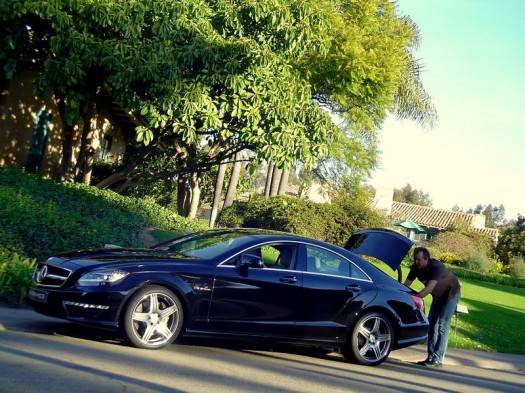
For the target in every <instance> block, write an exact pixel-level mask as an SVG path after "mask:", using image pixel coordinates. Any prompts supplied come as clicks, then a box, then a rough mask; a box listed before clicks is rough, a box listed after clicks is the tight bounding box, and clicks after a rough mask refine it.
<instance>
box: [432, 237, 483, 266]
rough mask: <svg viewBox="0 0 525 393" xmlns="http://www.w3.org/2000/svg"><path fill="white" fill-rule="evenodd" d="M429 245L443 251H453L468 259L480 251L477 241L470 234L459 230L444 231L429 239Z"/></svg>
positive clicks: (461, 257)
mask: <svg viewBox="0 0 525 393" xmlns="http://www.w3.org/2000/svg"><path fill="white" fill-rule="evenodd" d="M429 246H431V247H433V248H436V249H438V250H440V251H441V252H442V253H452V254H455V255H456V256H458V257H459V258H460V259H463V260H466V259H468V258H469V257H470V256H472V255H475V254H477V253H478V247H476V243H475V241H474V240H473V239H472V238H470V237H469V236H467V235H465V234H462V233H458V232H442V233H439V234H437V235H436V236H434V237H433V238H432V239H430V241H429Z"/></svg>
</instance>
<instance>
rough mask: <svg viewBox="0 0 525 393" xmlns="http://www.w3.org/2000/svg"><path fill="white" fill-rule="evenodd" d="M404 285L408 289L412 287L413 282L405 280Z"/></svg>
mask: <svg viewBox="0 0 525 393" xmlns="http://www.w3.org/2000/svg"><path fill="white" fill-rule="evenodd" d="M404 285H406V286H407V287H410V285H412V280H409V279H408V278H407V279H406V280H405V283H404Z"/></svg>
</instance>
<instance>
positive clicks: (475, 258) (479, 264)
mask: <svg viewBox="0 0 525 393" xmlns="http://www.w3.org/2000/svg"><path fill="white" fill-rule="evenodd" d="M491 265H492V263H491V261H490V258H489V257H488V256H486V255H485V254H484V253H483V252H478V253H476V254H473V255H471V256H470V257H468V258H467V259H466V260H465V267H466V268H467V269H469V270H473V271H475V272H478V273H488V272H489V271H490V268H491Z"/></svg>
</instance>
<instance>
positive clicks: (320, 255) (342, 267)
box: [306, 246, 368, 280]
mask: <svg viewBox="0 0 525 393" xmlns="http://www.w3.org/2000/svg"><path fill="white" fill-rule="evenodd" d="M306 270H307V271H308V272H314V273H323V274H331V275H334V276H342V277H353V278H359V279H363V280H366V279H368V277H367V276H366V275H365V274H364V273H363V272H362V270H361V269H359V268H358V267H357V266H356V265H354V264H353V263H352V262H350V261H349V260H348V259H346V258H343V257H341V256H339V255H337V254H335V253H333V252H331V251H328V250H325V249H322V248H318V247H312V246H307V247H306Z"/></svg>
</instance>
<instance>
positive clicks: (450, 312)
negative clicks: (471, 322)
mask: <svg viewBox="0 0 525 393" xmlns="http://www.w3.org/2000/svg"><path fill="white" fill-rule="evenodd" d="M459 297H460V292H459V291H458V293H457V294H456V295H455V296H454V297H453V298H452V299H450V300H449V301H448V302H446V303H445V304H443V305H437V304H436V303H434V302H432V305H431V306H430V311H429V313H428V322H429V327H428V359H429V360H435V361H438V362H440V363H443V361H444V360H445V352H446V351H447V346H448V333H449V330H450V324H451V322H452V317H453V316H454V311H456V306H457V304H458V302H459Z"/></svg>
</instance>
